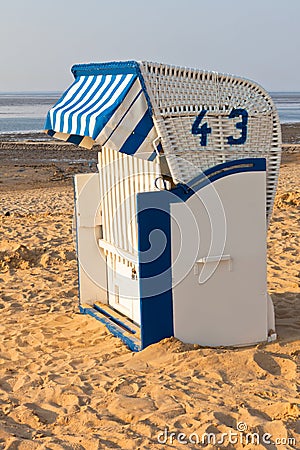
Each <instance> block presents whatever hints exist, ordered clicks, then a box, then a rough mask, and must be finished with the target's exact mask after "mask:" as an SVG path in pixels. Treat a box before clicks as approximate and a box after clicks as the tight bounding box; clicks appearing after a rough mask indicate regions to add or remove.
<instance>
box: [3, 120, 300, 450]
mask: <svg viewBox="0 0 300 450" xmlns="http://www.w3.org/2000/svg"><path fill="white" fill-rule="evenodd" d="M283 140H284V143H285V145H284V151H283V158H282V165H281V171H280V180H279V186H278V192H277V196H276V201H275V208H274V212H273V216H272V220H271V223H270V227H269V231H268V284H269V293H270V294H271V295H272V298H273V302H274V305H275V312H276V328H277V333H278V339H277V341H275V342H273V343H270V344H265V343H264V344H260V345H257V346H253V347H248V348H242V349H224V348H219V349H209V348H200V347H198V346H194V345H187V344H183V343H181V342H180V341H178V340H176V339H173V338H170V339H166V340H164V341H162V342H160V343H158V344H155V345H152V346H150V347H148V348H147V349H145V350H143V351H142V352H140V353H132V352H131V351H130V350H128V348H127V347H126V346H125V345H124V344H123V343H122V342H121V341H120V340H118V339H117V338H115V337H113V336H112V335H111V334H110V333H109V332H108V331H107V330H106V328H105V327H104V326H103V325H102V324H101V323H99V322H97V321H96V320H94V319H92V318H90V317H87V316H83V315H81V314H79V313H78V306H77V305H78V291H77V289H78V287H77V261H76V254H75V247H74V239H73V229H72V227H73V226H72V223H73V187H72V175H73V174H75V173H81V172H82V173H84V172H90V171H93V172H95V171H96V156H97V155H96V154H97V152H96V149H95V150H94V151H87V150H80V149H78V148H76V147H74V146H72V145H69V146H66V145H61V144H58V143H54V142H51V141H47V140H46V141H43V142H30V137H29V139H28V140H27V141H26V142H14V141H13V140H9V139H6V141H3V140H2V141H1V142H0V156H1V171H0V193H1V198H2V201H1V205H0V230H1V241H0V289H1V295H0V311H1V316H0V448H1V449H5V450H15V449H18V450H19V449H20V450H27V449H51V450H52V449H53V450H54V449H55V450H58V449H75V450H96V449H109V448H111V449H120V450H125V449H132V450H137V449H147V450H148V449H160V448H161V449H169V448H176V449H187V448H190V449H194V448H195V449H196V448H202V447H205V448H207V449H216V448H228V449H248V450H253V449H254V448H255V449H266V448H267V449H296V448H300V420H299V411H300V405H299V403H300V401H299V389H300V382H299V369H300V256H299V255H300V236H299V209H300V186H299V179H300V165H299V161H300V124H297V125H296V124H293V125H289V126H284V127H283ZM241 424H242V425H243V426H242V425H241ZM166 427H167V429H168V431H165V429H166ZM172 432H173V433H175V435H173V436H172V437H170V433H172ZM180 433H183V434H184V435H185V436H186V438H184V437H183V436H180V437H179V438H178V436H179V434H180ZM205 433H211V434H212V435H214V436H215V439H216V441H218V440H219V442H220V444H215V445H214V444H213V443H212V442H211V443H207V442H206V441H205V444H201V443H199V444H197V443H196V439H197V437H196V435H197V436H198V437H199V439H200V440H201V437H202V436H205ZM222 433H226V434H227V436H229V435H230V433H231V434H232V433H236V434H237V439H238V441H237V442H235V443H230V442H228V439H227V440H226V438H225V440H224V443H222V439H221V437H222ZM247 433H248V434H249V435H251V434H253V433H257V436H258V438H257V439H259V441H260V443H259V444H258V443H257V442H255V445H254V444H253V442H249V441H248V442H247V440H246V434H247ZM266 436H269V438H268V437H266ZM263 438H264V439H265V441H263ZM189 439H190V440H189ZM268 439H269V441H268ZM276 439H279V441H278V442H277V443H276V444H274V443H271V442H275V440H276ZM184 440H186V443H184V442H183V441H184ZM256 444H257V445H256Z"/></svg>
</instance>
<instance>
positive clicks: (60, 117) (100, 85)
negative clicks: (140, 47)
mask: <svg viewBox="0 0 300 450" xmlns="http://www.w3.org/2000/svg"><path fill="white" fill-rule="evenodd" d="M72 73H73V75H74V77H75V81H74V83H73V84H72V85H71V86H70V87H69V88H68V89H67V90H66V92H65V93H64V94H63V96H62V97H61V98H60V99H59V100H58V102H57V103H56V104H55V105H54V106H53V108H52V109H51V110H50V111H49V112H48V115H47V118H46V123H45V130H46V132H47V133H48V134H49V135H50V136H54V137H56V138H58V139H62V140H64V141H66V142H72V143H74V144H77V145H80V146H82V147H85V148H92V146H93V144H94V143H98V144H100V145H101V146H107V147H109V148H111V149H114V150H117V151H119V152H121V153H126V154H128V155H134V156H137V157H140V158H142V159H147V160H149V161H152V160H153V159H154V158H155V157H156V151H155V148H154V145H153V143H154V141H155V139H156V138H157V133H156V129H155V127H154V124H153V120H152V110H151V104H150V101H149V98H148V96H147V92H146V89H145V86H144V83H143V78H142V76H141V73H140V69H139V65H138V63H137V62H135V61H128V62H113V63H99V64H79V65H75V66H73V67H72Z"/></svg>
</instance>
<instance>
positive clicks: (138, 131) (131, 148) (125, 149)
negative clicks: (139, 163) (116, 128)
mask: <svg viewBox="0 0 300 450" xmlns="http://www.w3.org/2000/svg"><path fill="white" fill-rule="evenodd" d="M152 128H153V121H152V118H151V116H150V114H149V111H146V112H145V114H144V116H143V117H142V119H141V120H140V122H139V123H138V124H137V126H136V127H135V129H134V130H133V131H132V133H131V135H130V136H129V137H128V138H127V139H126V141H125V142H124V144H123V145H122V147H121V148H120V150H119V151H120V152H121V153H126V154H127V155H134V154H135V153H136V152H137V150H138V148H139V147H140V146H141V145H142V143H143V142H144V140H145V139H146V137H147V136H148V134H149V132H150V130H151V129H152Z"/></svg>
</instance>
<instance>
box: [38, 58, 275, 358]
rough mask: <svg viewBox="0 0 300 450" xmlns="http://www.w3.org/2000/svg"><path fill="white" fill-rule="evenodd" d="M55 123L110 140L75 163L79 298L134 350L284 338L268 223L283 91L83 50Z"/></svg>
mask: <svg viewBox="0 0 300 450" xmlns="http://www.w3.org/2000/svg"><path fill="white" fill-rule="evenodd" d="M72 72H73V75H74V77H75V81H74V83H73V84H72V85H71V86H70V88H69V89H68V90H67V91H66V92H65V93H64V94H63V96H62V97H61V99H60V100H59V101H58V102H57V104H56V105H54V107H53V108H52V109H51V110H50V111H49V113H48V116H47V119H46V124H45V129H46V131H47V133H48V134H49V135H50V136H54V137H56V138H59V139H62V140H64V141H66V142H72V143H74V144H77V145H79V146H83V147H85V148H92V147H93V145H94V144H95V143H97V144H99V145H100V146H101V151H100V152H99V157H98V173H95V174H80V175H76V176H75V206H76V230H77V255H78V264H79V292H80V310H81V312H83V313H86V314H90V315H92V316H93V317H95V318H97V319H98V320H100V321H101V322H103V323H105V325H106V326H107V327H108V328H109V329H110V330H111V331H112V332H113V333H114V334H115V335H117V336H119V337H120V338H121V339H122V340H123V341H124V342H126V344H127V345H128V346H129V347H130V348H131V349H132V350H140V349H142V348H145V347H146V346H148V345H150V344H152V343H155V342H158V341H159V340H161V339H163V338H165V337H170V336H175V337H177V338H179V339H181V340H182V341H184V342H190V343H196V344H200V345H207V346H226V345H227V346H228V345H249V344H253V343H256V342H261V341H266V340H268V339H269V340H270V339H274V337H275V336H276V334H275V325H274V311H273V304H272V301H271V299H270V297H269V296H268V294H267V285H266V224H267V222H268V220H269V219H270V216H271V212H272V207H273V202H274V196H275V192H276V185H277V179H278V172H279V165H280V155H281V133H280V124H279V119H278V115H277V112H276V109H275V106H274V104H273V102H272V99H271V98H270V96H269V95H268V93H267V92H266V91H264V90H263V89H262V88H261V87H260V86H258V85H257V84H256V83H253V82H251V81H249V80H246V79H243V78H240V77H236V76H233V75H224V74H219V73H216V72H206V71H202V70H196V69H188V68H182V67H174V66H167V65H163V64H156V63H149V62H135V61H127V62H112V63H99V64H81V65H75V66H74V67H73V68H72Z"/></svg>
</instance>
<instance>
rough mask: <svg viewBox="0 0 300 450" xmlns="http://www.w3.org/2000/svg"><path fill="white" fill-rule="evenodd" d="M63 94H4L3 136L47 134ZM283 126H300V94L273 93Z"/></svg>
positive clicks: (0, 109)
mask: <svg viewBox="0 0 300 450" xmlns="http://www.w3.org/2000/svg"><path fill="white" fill-rule="evenodd" d="M60 96H61V93H60V92H18V93H16V92H8V93H0V135H1V134H6V133H20V134H22V133H26V132H27V133H28V132H30V133H35V132H38V131H41V130H43V128H44V122H45V117H46V115H47V112H48V110H49V109H50V108H51V107H52V106H53V105H54V104H55V103H56V101H57V100H58V99H59V97H60ZM271 96H272V98H273V100H274V102H275V105H276V107H277V110H278V113H279V118H280V122H281V123H293V122H300V92H271Z"/></svg>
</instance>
